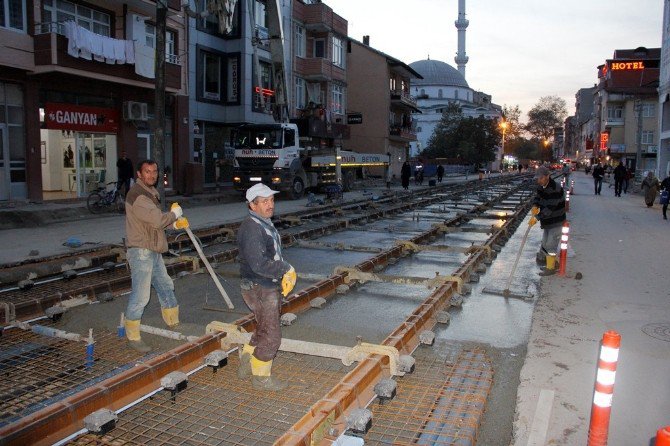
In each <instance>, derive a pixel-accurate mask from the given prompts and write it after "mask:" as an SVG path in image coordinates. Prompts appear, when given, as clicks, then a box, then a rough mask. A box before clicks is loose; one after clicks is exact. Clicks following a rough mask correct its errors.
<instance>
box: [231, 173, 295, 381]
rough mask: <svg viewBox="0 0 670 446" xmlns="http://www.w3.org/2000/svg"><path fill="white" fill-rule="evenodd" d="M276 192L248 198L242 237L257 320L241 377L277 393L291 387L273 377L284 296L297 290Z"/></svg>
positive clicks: (260, 188)
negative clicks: (277, 220)
mask: <svg viewBox="0 0 670 446" xmlns="http://www.w3.org/2000/svg"><path fill="white" fill-rule="evenodd" d="M277 193H279V192H277V191H274V190H272V189H270V188H269V187H267V186H266V185H264V184H262V183H258V184H254V185H253V186H251V187H250V188H249V189H248V190H247V193H246V198H247V202H248V206H249V215H248V216H247V218H246V219H245V220H244V221H243V222H242V224H241V225H240V229H239V231H238V233H237V244H238V248H239V261H240V276H241V278H242V281H241V282H240V288H241V290H242V298H243V299H244V302H245V303H246V304H247V306H248V307H249V309H250V310H251V311H252V312H253V313H254V317H255V318H256V330H255V331H254V333H253V334H252V335H251V339H250V340H249V343H248V344H244V347H243V348H242V355H241V356H240V367H239V369H238V372H237V376H238V377H239V378H240V379H246V378H248V377H249V376H251V385H252V387H253V388H254V389H257V390H270V391H278V390H282V389H284V388H285V387H286V383H285V382H283V381H280V380H279V379H277V378H275V377H274V376H272V361H273V360H274V358H275V356H276V355H277V351H278V350H279V345H280V344H281V325H280V321H279V317H280V314H281V300H282V299H281V295H280V292H281V293H282V294H283V295H284V296H287V295H288V293H289V292H290V291H291V290H292V289H293V287H294V286H295V281H296V273H295V269H293V267H292V266H291V265H290V264H289V263H288V262H287V261H286V260H284V257H283V256H282V249H281V236H280V235H279V232H278V231H277V229H276V228H275V227H274V225H273V224H272V220H271V218H272V215H273V214H274V195H275V194H277Z"/></svg>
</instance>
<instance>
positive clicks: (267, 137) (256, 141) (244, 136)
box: [237, 128, 282, 149]
mask: <svg viewBox="0 0 670 446" xmlns="http://www.w3.org/2000/svg"><path fill="white" fill-rule="evenodd" d="M281 135H282V131H281V129H272V128H257V129H240V130H239V131H238V133H237V148H240V149H267V148H272V149H280V148H281V139H282V138H281Z"/></svg>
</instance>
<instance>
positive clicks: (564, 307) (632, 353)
mask: <svg viewBox="0 0 670 446" xmlns="http://www.w3.org/2000/svg"><path fill="white" fill-rule="evenodd" d="M573 178H574V179H575V180H576V185H575V191H574V192H575V194H574V196H573V197H572V199H571V204H570V208H571V210H570V213H569V214H568V217H569V219H570V222H571V227H570V237H571V248H572V249H573V250H574V254H575V255H574V257H573V258H570V259H569V263H568V273H569V274H575V273H576V272H581V273H582V274H583V276H584V277H583V279H582V280H579V281H578V280H574V279H565V278H560V277H556V276H554V277H550V278H545V279H543V281H542V295H541V298H540V299H539V301H538V302H537V304H536V307H535V312H534V315H533V325H532V329H531V334H530V339H529V340H528V352H527V357H526V360H525V364H524V366H523V369H522V371H521V385H520V386H519V391H518V397H517V409H516V417H515V419H516V421H515V426H514V435H515V439H514V441H513V444H514V445H515V446H525V445H530V444H532V445H545V444H555V445H559V444H560V445H584V444H586V443H587V437H588V427H589V419H590V413H591V401H592V396H593V386H594V380H595V372H596V365H597V359H598V351H599V342H600V340H601V339H602V335H603V333H604V332H606V331H607V330H616V331H617V332H618V333H619V334H621V351H620V354H619V362H618V368H617V373H616V383H615V386H614V398H613V403H612V410H611V421H610V429H609V443H608V444H609V445H610V446H629V445H647V444H649V439H650V438H651V437H653V436H654V435H655V433H656V430H657V429H659V428H660V427H662V426H667V425H670V385H669V384H670V378H669V377H670V275H669V274H668V259H670V255H669V254H668V253H669V252H670V221H669V220H663V219H662V215H661V209H660V206H659V205H658V204H656V205H655V206H654V207H653V208H647V207H646V206H645V204H644V200H643V197H642V196H640V195H637V194H636V195H623V196H622V197H621V198H617V197H615V196H614V189H613V188H612V189H607V185H605V188H603V191H602V195H600V196H596V195H594V194H593V183H592V180H591V177H590V176H589V177H587V176H585V175H584V174H583V173H575V174H574V175H573ZM652 324H658V325H652ZM652 330H656V333H655V334H656V337H654V336H650V335H649V334H647V333H646V332H651V333H654V332H653V331H652ZM529 437H530V439H531V441H529Z"/></svg>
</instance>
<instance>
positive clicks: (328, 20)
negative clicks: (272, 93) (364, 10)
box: [287, 0, 350, 149]
mask: <svg viewBox="0 0 670 446" xmlns="http://www.w3.org/2000/svg"><path fill="white" fill-rule="evenodd" d="M292 18H293V21H292V35H293V42H292V50H291V54H292V58H291V64H290V65H289V71H290V74H291V75H290V77H288V78H289V79H291V81H292V83H291V84H290V85H292V94H291V100H290V102H289V115H290V117H291V121H292V122H295V123H296V124H297V125H298V131H299V133H300V136H301V139H302V141H301V144H302V145H303V146H305V147H309V148H312V149H321V148H332V147H334V146H338V145H339V146H340V147H342V145H343V141H344V140H346V139H348V138H349V125H348V124H347V108H348V101H347V98H348V95H349V94H350V91H349V90H348V84H347V73H348V70H347V67H348V60H347V45H348V40H347V33H348V23H347V21H346V20H345V19H344V18H342V17H341V16H339V15H338V14H336V13H335V12H334V11H333V10H332V9H331V8H330V7H329V6H328V5H326V4H324V3H321V2H320V1H308V0H293V16H292ZM287 35H288V33H287Z"/></svg>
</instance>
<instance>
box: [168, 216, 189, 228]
mask: <svg viewBox="0 0 670 446" xmlns="http://www.w3.org/2000/svg"><path fill="white" fill-rule="evenodd" d="M172 227H173V228H175V229H186V228H188V227H189V224H188V220H187V219H186V217H179V218H178V219H177V221H176V222H174V223H172Z"/></svg>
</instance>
